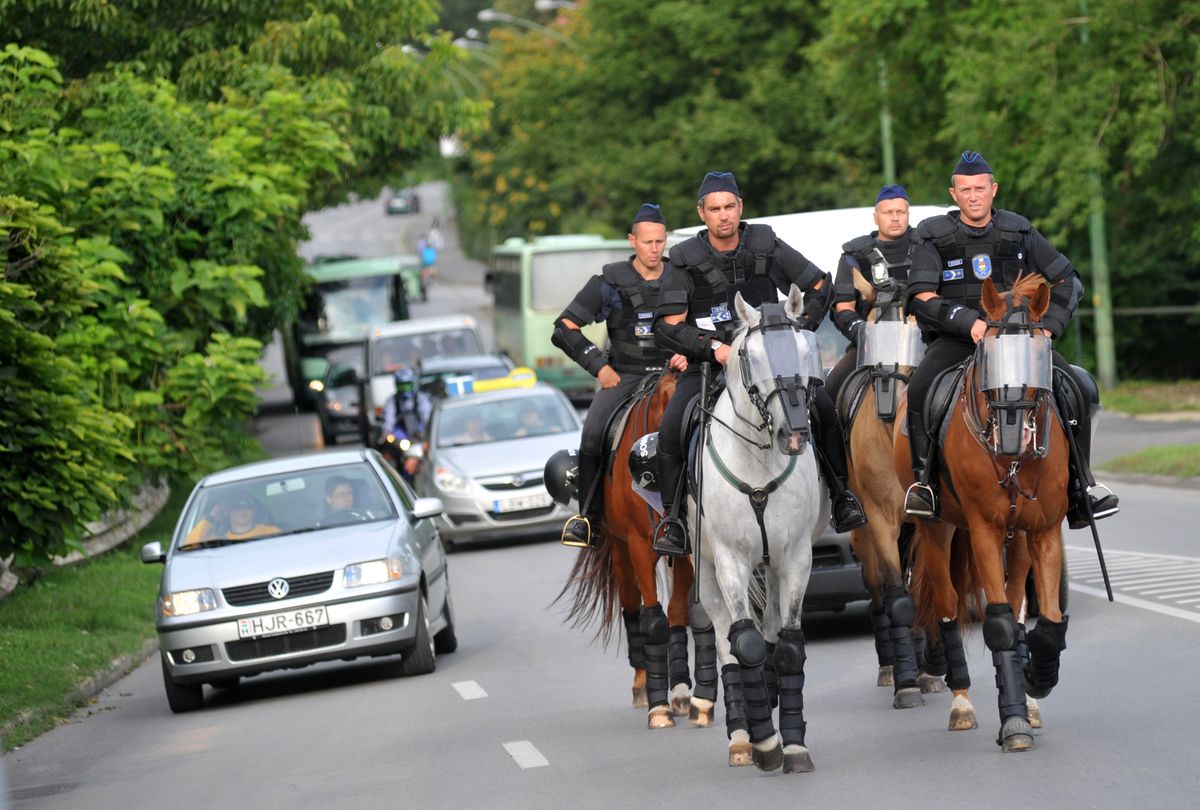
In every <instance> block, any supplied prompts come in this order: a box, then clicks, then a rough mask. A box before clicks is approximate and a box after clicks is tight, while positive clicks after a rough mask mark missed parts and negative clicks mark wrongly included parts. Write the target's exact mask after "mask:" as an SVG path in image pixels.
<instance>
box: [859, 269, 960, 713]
mask: <svg viewBox="0 0 1200 810" xmlns="http://www.w3.org/2000/svg"><path fill="white" fill-rule="evenodd" d="M854 286H855V289H857V290H858V291H859V293H860V294H861V295H862V297H863V299H864V300H865V301H866V302H867V303H868V305H869V306H870V311H869V313H868V314H867V319H866V324H865V325H864V327H863V329H862V330H861V332H860V339H859V347H858V368H857V369H856V370H855V371H854V372H853V373H852V374H851V376H850V377H849V378H848V379H847V380H846V383H845V385H844V386H843V392H844V393H843V394H842V395H839V412H841V413H843V414H844V416H845V418H847V419H848V423H847V424H846V425H845V435H846V441H847V445H848V447H847V450H848V452H847V454H846V461H847V465H848V467H849V472H850V489H851V490H852V491H853V492H854V493H855V494H856V495H858V497H859V499H860V500H861V501H862V505H863V509H864V510H865V511H866V514H867V523H866V524H865V525H863V526H860V527H858V528H856V529H852V530H851V532H850V542H851V544H852V545H853V546H854V553H855V554H857V555H858V558H859V559H860V560H862V572H863V584H864V585H866V588H867V591H868V593H870V595H871V626H872V629H873V631H874V634H875V650H876V655H877V656H878V659H879V675H878V677H877V679H876V683H877V684H878V685H879V686H893V687H894V690H893V698H892V706H893V707H895V708H897V709H907V708H912V707H914V706H920V705H921V704H923V703H924V700H923V699H922V698H921V693H922V692H935V691H941V690H942V689H943V688H944V687H943V685H942V682H941V680H940V679H938V678H936V677H934V676H932V675H928V674H925V673H923V672H919V671H918V664H917V655H916V651H915V649H914V643H913V637H912V621H913V611H914V608H913V603H912V599H911V598H910V596H909V594H908V589H907V588H906V587H905V576H904V575H905V571H904V561H903V560H902V559H901V552H900V544H899V540H900V535H901V530H902V529H906V530H907V531H908V532H910V533H911V531H912V530H913V527H912V525H911V524H912V519H911V518H909V517H907V516H906V515H905V514H904V488H903V487H901V486H900V481H899V479H898V478H897V477H896V470H895V465H894V463H893V461H892V457H893V454H892V429H893V425H894V423H895V414H896V410H897V402H898V400H899V397H900V395H901V394H902V393H903V391H904V390H905V388H906V387H907V384H908V379H909V376H910V375H911V374H912V370H913V368H914V367H915V366H916V364H917V362H919V361H920V359H921V355H922V354H923V344H922V343H921V339H920V331H919V330H918V328H917V325H916V321H915V319H913V318H912V317H911V316H910V317H908V318H907V319H906V318H905V317H904V315H903V313H902V311H901V308H900V303H901V299H902V295H903V288H902V287H901V286H900V285H899V283H897V282H896V281H895V280H894V279H888V281H887V283H885V284H883V285H881V286H880V287H878V288H877V287H876V286H875V285H874V284H872V283H871V282H869V281H867V280H866V278H864V277H863V275H862V273H860V272H859V271H858V270H857V269H855V271H854ZM858 390H862V396H861V399H860V401H859V404H858V407H857V409H851V408H850V405H851V401H852V399H853V398H854V397H855V396H856V394H857V391H858Z"/></svg>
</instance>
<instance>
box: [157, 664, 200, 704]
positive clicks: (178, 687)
mask: <svg viewBox="0 0 1200 810" xmlns="http://www.w3.org/2000/svg"><path fill="white" fill-rule="evenodd" d="M160 660H161V662H162V674H163V688H164V689H165V690H166V692H167V705H168V706H170V707H171V711H173V712H175V713H176V714H182V713H183V712H193V711H195V710H196V709H199V708H201V707H203V706H204V686H203V685H201V684H198V683H176V682H175V681H174V680H172V679H171V672H170V670H168V669H167V659H165V658H160Z"/></svg>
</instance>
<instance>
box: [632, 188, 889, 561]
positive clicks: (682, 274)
mask: <svg viewBox="0 0 1200 810" xmlns="http://www.w3.org/2000/svg"><path fill="white" fill-rule="evenodd" d="M696 196H697V201H696V213H697V214H699V216H700V221H701V222H703V223H704V225H705V228H704V229H703V230H701V231H700V232H699V233H697V234H696V235H695V236H692V237H690V238H689V239H686V240H684V241H683V242H680V243H679V244H678V245H675V246H674V247H672V248H671V264H672V265H674V266H675V267H676V268H677V272H676V274H675V276H674V278H673V279H672V281H671V282H670V285H669V286H668V285H666V284H664V286H663V292H662V302H661V303H660V305H659V308H658V312H657V313H656V315H655V318H654V335H655V339H656V340H657V341H658V345H659V346H661V347H662V348H664V349H666V350H669V351H672V352H676V353H678V354H681V355H683V356H684V357H686V358H687V359H688V361H689V362H688V367H687V371H686V372H684V373H683V374H682V375H680V378H679V381H678V382H677V383H676V384H675V393H674V394H672V396H671V401H670V403H669V404H668V405H667V410H666V412H665V413H664V414H663V418H662V422H661V424H660V425H659V434H658V470H659V485H660V488H661V492H662V499H663V511H664V514H665V515H667V517H668V518H670V519H667V520H664V521H663V523H662V524H661V525H660V527H659V529H658V530H656V531H655V539H654V550H655V551H657V552H659V553H660V554H664V555H667V556H680V555H683V554H688V553H690V545H689V543H688V539H687V536H686V534H685V532H684V528H683V521H682V520H679V519H678V518H679V512H678V509H679V507H680V506H681V505H682V504H681V503H678V502H677V501H676V496H677V494H678V491H679V489H680V487H679V482H680V480H681V478H682V475H683V442H684V438H685V437H684V436H682V435H681V434H682V432H683V416H684V411H685V410H686V408H687V404H688V402H689V401H690V400H691V399H692V398H693V397H694V396H695V395H696V394H697V393H698V392H699V391H700V386H701V373H700V370H701V364H702V363H705V362H716V363H719V364H721V365H724V364H725V361H726V360H727V359H728V357H729V344H730V342H731V341H732V340H733V335H734V332H735V331H737V327H738V325H739V324H738V320H737V314H736V311H735V309H734V306H733V301H734V296H735V295H736V294H738V293H741V294H742V298H743V299H744V300H745V302H746V303H747V304H749V305H751V306H755V307H757V306H760V305H761V304H763V303H764V302H768V301H777V300H778V296H779V293H780V292H784V293H786V292H788V291H789V290H790V289H791V286H792V285H793V284H795V285H796V286H797V287H799V288H800V289H801V290H803V291H804V314H803V315H802V317H801V320H802V323H801V326H802V327H803V328H806V329H812V330H815V329H816V328H817V327H818V326H819V325H820V323H821V321H822V320H824V318H825V314H826V312H827V310H828V308H829V301H830V297H831V293H832V285H831V284H830V283H829V275H828V274H827V273H825V272H824V271H822V270H821V269H820V268H819V267H817V266H816V265H815V264H813V263H812V262H811V261H809V260H808V259H806V258H805V257H804V256H803V255H802V254H801V253H800V252H799V251H797V250H796V249H795V248H793V247H792V246H790V245H788V244H787V243H786V242H784V241H782V240H781V239H779V238H778V237H776V236H775V232H774V231H773V230H772V229H771V227H770V226H769V225H763V224H749V223H745V222H742V221H741V218H742V197H741V193H740V192H739V191H738V186H737V181H736V179H735V178H734V176H733V173H732V172H709V173H708V174H706V175H705V176H704V180H703V181H702V182H701V184H700V191H699V193H698V194H697V195H696ZM813 406H814V409H815V414H816V417H817V418H816V419H815V420H814V424H813V427H814V432H815V434H816V436H817V439H816V445H817V448H818V453H817V455H818V457H819V458H820V460H821V463H822V467H823V471H824V474H825V476H824V477H825V481H826V484H827V485H828V486H829V490H830V494H831V495H832V497H833V523H834V528H836V529H837V531H849V530H850V529H852V528H854V527H856V526H861V525H862V524H864V523H866V520H867V518H866V515H865V514H864V513H863V509H862V504H860V503H859V502H858V499H857V498H855V497H854V495H853V493H851V492H850V490H849V489H848V488H847V486H846V477H847V473H846V455H845V446H844V444H843V441H842V431H841V427H840V426H839V425H838V420H837V413H836V412H835V411H834V407H833V401H832V400H831V399H830V398H829V395H828V394H827V393H826V392H825V390H824V388H822V387H818V388H817V394H816V396H815V397H814V401H813Z"/></svg>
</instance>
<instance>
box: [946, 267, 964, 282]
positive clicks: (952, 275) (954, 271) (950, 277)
mask: <svg viewBox="0 0 1200 810" xmlns="http://www.w3.org/2000/svg"><path fill="white" fill-rule="evenodd" d="M962 277H963V270H962V268H961V267H952V268H950V269H949V270H943V271H942V281H958V280H959V279H961V278H962Z"/></svg>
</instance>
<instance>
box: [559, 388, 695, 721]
mask: <svg viewBox="0 0 1200 810" xmlns="http://www.w3.org/2000/svg"><path fill="white" fill-rule="evenodd" d="M676 378H677V375H676V374H675V373H674V372H663V373H661V374H660V375H658V376H657V377H656V378H654V377H650V378H647V380H646V382H645V383H644V384H643V386H642V389H641V391H640V393H639V394H638V395H637V397H638V398H637V400H636V401H635V403H634V404H633V406H632V407H631V409H630V411H629V414H628V417H627V419H626V420H625V426H624V429H623V430H622V432H621V437H620V441H619V443H618V445H617V450H616V452H615V453H614V454H613V457H612V458H611V465H610V466H611V474H609V475H605V477H604V482H603V485H604V517H603V519H602V520H601V523H600V532H599V540H598V541H597V544H596V545H595V546H594V547H592V548H585V549H582V550H581V551H580V553H579V556H578V558H577V559H576V560H575V564H574V565H573V566H572V568H571V572H570V574H569V575H568V577H567V582H566V584H565V585H564V586H563V589H562V591H561V592H560V593H559V595H558V597H557V599H562V598H563V597H564V596H566V595H567V594H568V592H571V591H574V593H573V595H572V596H571V599H570V605H571V607H570V611H569V613H568V615H567V621H569V622H571V623H572V625H573V626H575V627H585V626H587V625H589V624H591V623H592V622H593V621H595V620H597V619H598V620H599V623H600V628H599V630H598V631H597V637H598V638H600V639H601V640H602V641H603V642H604V643H607V642H608V641H609V640H610V639H611V638H612V633H613V630H614V629H615V627H616V623H617V619H618V610H619V611H620V618H621V619H622V620H623V622H624V626H625V631H626V636H627V638H628V645H629V665H630V666H631V667H633V669H634V676H633V705H634V706H635V707H637V708H643V707H644V708H647V709H648V715H647V720H646V724H647V727H648V728H651V729H659V728H669V727H671V726H674V725H675V720H674V717H673V715H675V716H685V715H686V716H688V717H689V720H690V722H691V724H692V725H693V726H699V727H707V726H710V725H712V720H713V705H714V702H715V699H716V681H717V669H716V640H715V635H714V633H713V629H712V624H711V623H710V622H709V621H708V620H707V617H705V616H703V611H702V610H699V609H697V610H696V613H695V615H692V616H689V608H690V603H691V598H690V594H691V591H692V583H693V582H694V581H695V570H694V568H693V567H692V561H691V558H690V557H682V558H679V559H676V560H673V561H672V564H671V568H670V571H671V574H672V586H671V589H670V591H671V592H670V601H669V604H668V606H667V610H666V612H665V614H664V611H663V608H662V605H661V604H660V595H659V592H658V580H657V563H658V559H659V557H658V555H657V554H656V553H655V552H654V550H653V549H652V548H651V535H652V532H653V528H654V525H655V518H656V516H655V515H653V514H652V512H651V509H650V507H649V506H648V505H647V504H646V502H645V501H644V500H642V498H641V496H640V495H638V494H637V493H636V492H635V491H634V489H633V480H632V477H631V474H630V471H629V454H630V450H631V448H632V447H633V445H634V443H635V442H636V441H637V440H638V439H639V438H641V437H642V436H644V435H646V434H648V433H652V432H654V431H656V430H658V423H659V421H660V420H661V419H662V414H663V411H665V410H666V408H667V403H668V402H669V401H670V399H671V394H672V393H674V391H675V381H676ZM557 599H556V600H555V601H557ZM689 618H691V619H692V620H693V622H692V634H693V638H694V641H695V648H696V692H695V694H694V695H693V694H691V680H690V678H689V677H688V640H687V630H688V625H689ZM668 687H669V689H670V694H669V695H668Z"/></svg>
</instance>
